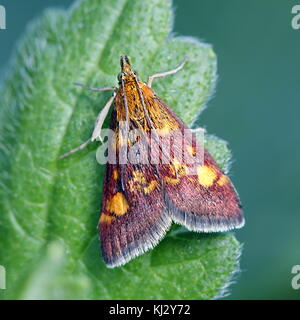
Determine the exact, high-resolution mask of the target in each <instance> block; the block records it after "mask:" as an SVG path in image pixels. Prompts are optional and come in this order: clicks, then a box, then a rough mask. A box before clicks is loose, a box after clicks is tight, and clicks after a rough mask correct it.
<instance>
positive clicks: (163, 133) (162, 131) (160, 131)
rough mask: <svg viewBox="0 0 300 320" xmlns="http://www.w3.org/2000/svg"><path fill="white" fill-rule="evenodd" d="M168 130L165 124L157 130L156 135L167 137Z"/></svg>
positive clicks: (168, 127)
mask: <svg viewBox="0 0 300 320" xmlns="http://www.w3.org/2000/svg"><path fill="white" fill-rule="evenodd" d="M170 130H171V128H170V126H168V124H165V125H164V127H162V128H160V129H157V131H158V134H159V135H160V136H163V137H165V136H167V135H168V134H169V133H170Z"/></svg>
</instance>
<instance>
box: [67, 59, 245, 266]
mask: <svg viewBox="0 0 300 320" xmlns="http://www.w3.org/2000/svg"><path fill="white" fill-rule="evenodd" d="M184 63H185V62H183V63H182V64H181V65H179V66H178V67H177V68H175V69H173V70H170V71H167V72H162V73H157V74H154V75H152V76H150V77H149V78H148V81H147V83H144V82H142V81H140V80H139V78H138V75H137V73H136V71H135V70H134V69H133V68H132V66H131V63H130V61H129V58H128V57H127V56H126V55H125V56H121V59H120V64H121V72H120V74H119V75H118V83H119V87H118V88H115V87H104V88H89V87H85V86H83V87H85V88H88V89H90V90H95V91H107V90H111V91H112V92H113V95H112V97H111V98H110V99H109V101H108V102H107V104H106V105H105V106H104V108H103V109H102V111H101V112H100V114H99V115H98V117H97V120H96V123H95V127H94V131H93V134H92V136H91V138H90V139H88V140H87V141H86V142H84V143H83V144H82V145H81V146H79V147H77V148H75V149H73V150H72V151H70V152H68V153H65V154H64V155H62V156H61V158H64V157H66V156H69V155H70V154H73V153H74V152H77V151H79V150H82V149H83V148H85V147H86V146H87V145H88V144H89V143H91V142H92V141H95V140H101V141H103V140H102V137H101V129H102V125H103V122H104V119H105V118H106V116H107V114H108V112H109V110H110V108H111V106H112V105H113V106H114V107H113V110H112V114H111V120H110V129H111V132H112V134H111V135H110V136H109V137H108V139H109V140H108V150H111V151H112V154H114V155H115V157H111V158H110V157H108V162H107V164H106V169H105V176H104V183H103V198H102V205H101V215H100V219H99V224H98V227H99V232H100V240H101V248H102V256H103V259H104V261H105V263H106V265H107V266H108V267H111V268H112V267H116V266H121V265H123V264H125V263H127V262H129V261H130V260H132V259H133V258H135V257H137V256H139V255H141V254H143V253H144V252H146V251H147V250H149V249H151V248H153V247H154V246H155V245H157V243H158V242H159V241H160V240H161V239H162V238H163V237H164V235H165V234H166V232H167V231H168V229H169V228H170V226H171V224H172V222H175V223H178V224H180V225H183V226H184V227H186V228H187V229H188V230H191V231H197V232H223V231H228V230H231V229H234V228H240V227H242V226H243V225H244V217H243V212H242V206H241V203H240V200H239V197H238V195H237V192H236V190H235V188H234V186H233V184H232V182H231V181H230V179H229V178H228V176H227V175H225V174H224V172H223V171H222V170H221V169H220V167H219V166H218V165H217V163H216V161H215V160H214V159H213V158H212V156H211V155H210V154H209V152H208V151H206V150H205V149H204V146H203V143H202V142H200V141H198V139H197V138H196V136H195V134H194V133H193V132H192V131H191V130H190V129H189V128H188V127H187V126H186V125H185V124H184V123H183V121H182V120H181V119H180V118H179V117H178V116H177V115H176V114H175V113H174V112H173V111H172V110H171V108H170V107H169V106H168V105H167V104H166V103H165V102H164V101H163V100H162V99H161V98H160V97H159V96H158V95H157V94H156V93H155V92H154V91H153V90H152V88H151V85H152V81H153V80H154V79H155V78H162V77H165V76H167V75H171V74H174V73H176V72H178V71H179V70H181V69H182V68H183V66H184ZM81 86H82V85H81ZM182 94H184V92H183V93H182ZM183 107H188V106H183ZM136 131H138V133H137V134H136ZM132 132H134V134H132ZM137 146H138V147H137ZM166 146H167V147H166ZM199 150H200V152H198V151H199ZM113 151H114V152H113ZM129 155H130V157H129ZM154 160H155V161H154Z"/></svg>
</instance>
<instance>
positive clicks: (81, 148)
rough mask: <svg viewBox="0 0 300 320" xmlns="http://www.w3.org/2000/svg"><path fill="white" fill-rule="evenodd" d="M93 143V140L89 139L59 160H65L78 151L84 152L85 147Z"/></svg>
mask: <svg viewBox="0 0 300 320" xmlns="http://www.w3.org/2000/svg"><path fill="white" fill-rule="evenodd" d="M91 142H92V140H91V138H89V139H88V140H87V141H85V142H84V143H83V144H81V145H80V146H78V147H77V148H75V149H72V150H71V151H69V152H66V153H64V154H62V155H61V156H59V157H58V159H59V160H61V159H63V158H66V157H68V156H70V155H71V154H73V153H75V152H77V151H80V150H83V149H84V148H85V147H87V146H88V145H89V144H90V143H91Z"/></svg>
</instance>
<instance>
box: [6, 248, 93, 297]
mask: <svg viewBox="0 0 300 320" xmlns="http://www.w3.org/2000/svg"><path fill="white" fill-rule="evenodd" d="M65 265H66V256H65V252H64V247H63V246H62V245H61V244H60V243H58V242H54V243H50V244H49V245H48V246H47V248H46V250H45V252H44V253H43V254H42V255H41V256H39V257H38V259H37V260H36V261H35V263H34V264H33V266H30V268H28V270H26V271H25V272H24V274H23V276H22V277H20V279H19V281H18V283H17V285H16V286H14V292H12V291H10V293H11V294H12V297H13V298H17V299H21V300H45V299H47V300H50V299H52V300H53V299H54V300H67V299H84V298H85V297H88V296H89V295H90V288H91V283H90V281H91V280H90V279H89V278H88V277H87V276H85V275H83V274H77V275H76V276H74V275H73V274H69V273H68V271H67V270H66V268H65ZM15 293H16V294H17V295H15Z"/></svg>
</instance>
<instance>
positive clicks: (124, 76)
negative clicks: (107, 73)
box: [118, 55, 137, 83]
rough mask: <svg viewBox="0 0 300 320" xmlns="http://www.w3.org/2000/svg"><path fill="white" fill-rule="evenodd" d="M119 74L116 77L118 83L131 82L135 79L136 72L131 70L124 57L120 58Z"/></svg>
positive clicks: (126, 57)
mask: <svg viewBox="0 0 300 320" xmlns="http://www.w3.org/2000/svg"><path fill="white" fill-rule="evenodd" d="M120 65H121V72H120V73H119V75H118V81H119V83H120V82H121V81H122V80H124V81H126V80H127V81H128V80H133V79H134V78H136V77H137V72H136V71H135V70H133V69H132V67H131V63H130V60H129V58H128V56H126V55H124V56H121V58H120Z"/></svg>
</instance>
